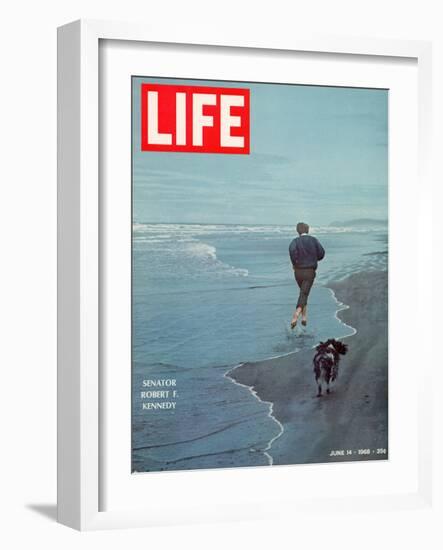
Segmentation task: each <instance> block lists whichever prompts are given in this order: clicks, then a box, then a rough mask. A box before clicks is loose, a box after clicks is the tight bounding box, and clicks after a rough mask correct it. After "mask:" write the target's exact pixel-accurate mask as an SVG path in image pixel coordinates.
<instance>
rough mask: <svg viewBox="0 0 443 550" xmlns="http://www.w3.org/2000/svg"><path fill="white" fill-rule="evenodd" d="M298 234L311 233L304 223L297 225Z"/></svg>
mask: <svg viewBox="0 0 443 550" xmlns="http://www.w3.org/2000/svg"><path fill="white" fill-rule="evenodd" d="M297 233H298V234H299V235H302V234H303V233H309V225H308V224H307V223H304V222H298V224H297Z"/></svg>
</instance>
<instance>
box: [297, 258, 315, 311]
mask: <svg viewBox="0 0 443 550" xmlns="http://www.w3.org/2000/svg"><path fill="white" fill-rule="evenodd" d="M294 276H295V280H296V281H297V284H298V286H299V288H300V295H299V297H298V302H297V307H301V308H303V307H304V306H305V305H307V303H308V296H309V292H310V291H311V287H312V285H313V284H314V279H315V269H314V268H313V267H303V268H302V267H296V268H294Z"/></svg>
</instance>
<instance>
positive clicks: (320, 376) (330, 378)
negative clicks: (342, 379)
mask: <svg viewBox="0 0 443 550" xmlns="http://www.w3.org/2000/svg"><path fill="white" fill-rule="evenodd" d="M315 349H316V352H317V353H316V354H315V355H314V374H315V381H316V382H317V386H318V393H317V397H321V394H322V382H325V383H326V393H329V392H330V389H329V383H330V382H334V381H335V380H336V379H337V376H338V364H339V362H340V355H345V354H346V352H347V351H348V346H347V345H346V344H343V342H339V341H338V340H335V339H334V338H330V339H329V340H326V342H320V343H319V344H318V346H317V347H316V348H315Z"/></svg>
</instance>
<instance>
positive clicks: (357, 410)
mask: <svg viewBox="0 0 443 550" xmlns="http://www.w3.org/2000/svg"><path fill="white" fill-rule="evenodd" d="M327 286H328V287H329V288H331V289H332V290H333V291H334V293H335V296H336V298H337V300H338V301H339V302H343V304H346V305H348V306H349V308H348V309H343V310H341V311H339V312H338V313H337V317H338V318H339V319H340V320H341V321H343V322H344V323H346V324H347V325H350V326H351V327H353V328H355V329H356V331H357V332H356V334H354V335H352V336H348V337H346V338H344V339H343V341H344V342H346V343H347V344H348V345H349V351H348V354H347V355H345V356H344V357H342V358H341V361H340V370H339V376H338V380H337V382H336V383H335V385H333V386H332V391H331V394H329V395H326V394H324V395H323V397H320V398H318V397H316V393H317V391H316V384H315V379H314V373H313V366H312V358H313V355H314V350H306V351H300V352H298V353H293V354H290V355H287V356H284V357H279V358H275V359H268V360H265V361H260V362H255V363H244V364H242V365H240V366H239V367H237V368H235V369H234V370H232V371H231V372H230V373H229V374H228V375H229V376H230V377H231V378H233V379H234V380H235V381H236V382H237V383H240V384H243V385H245V386H249V387H252V389H253V391H254V392H256V394H257V396H258V398H259V399H261V400H262V401H266V402H270V403H272V415H273V416H274V418H275V419H277V420H278V421H279V422H280V423H281V424H282V425H283V428H284V431H283V432H282V434H281V436H280V437H278V438H277V439H276V440H275V441H274V442H273V443H272V447H271V449H270V450H269V451H268V452H269V454H270V455H271V456H272V458H273V463H274V464H300V463H310V462H332V461H340V462H341V461H344V460H346V461H352V460H377V459H387V458H388V454H387V453H386V454H384V453H383V452H381V453H380V451H377V450H378V449H386V450H387V448H388V311H387V309H388V275H387V273H386V272H385V271H368V272H360V273H355V274H353V275H351V276H349V277H348V278H347V279H344V280H343V281H339V282H334V283H331V284H328V285H327ZM331 337H332V338H333V337H334V335H333V334H331ZM323 391H325V389H324V390H323ZM365 449H369V450H370V454H369V455H368V454H359V453H358V451H359V450H365ZM331 451H345V456H344V457H343V456H340V455H338V456H331V455H330V453H331ZM347 451H351V452H352V454H346V452H347Z"/></svg>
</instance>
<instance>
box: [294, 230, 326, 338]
mask: <svg viewBox="0 0 443 550" xmlns="http://www.w3.org/2000/svg"><path fill="white" fill-rule="evenodd" d="M297 233H298V235H299V236H298V237H296V238H295V239H293V240H292V242H291V244H290V245H289V256H290V258H291V262H292V268H293V270H294V276H295V280H296V281H297V284H298V286H299V288H300V295H299V297H298V302H297V308H296V310H295V312H294V315H293V317H292V321H291V328H294V327H295V326H296V325H297V321H298V318H299V316H300V314H301V316H302V320H301V324H302V325H303V326H306V324H307V307H308V306H307V304H308V296H309V292H310V291H311V287H312V285H313V283H314V279H315V271H316V269H317V262H319V261H320V260H323V258H324V257H325V250H324V248H323V247H322V245H321V244H320V243H319V242H318V240H317V239H316V238H315V237H313V236H312V235H308V233H309V225H308V224H307V223H303V222H299V223H298V224H297Z"/></svg>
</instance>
